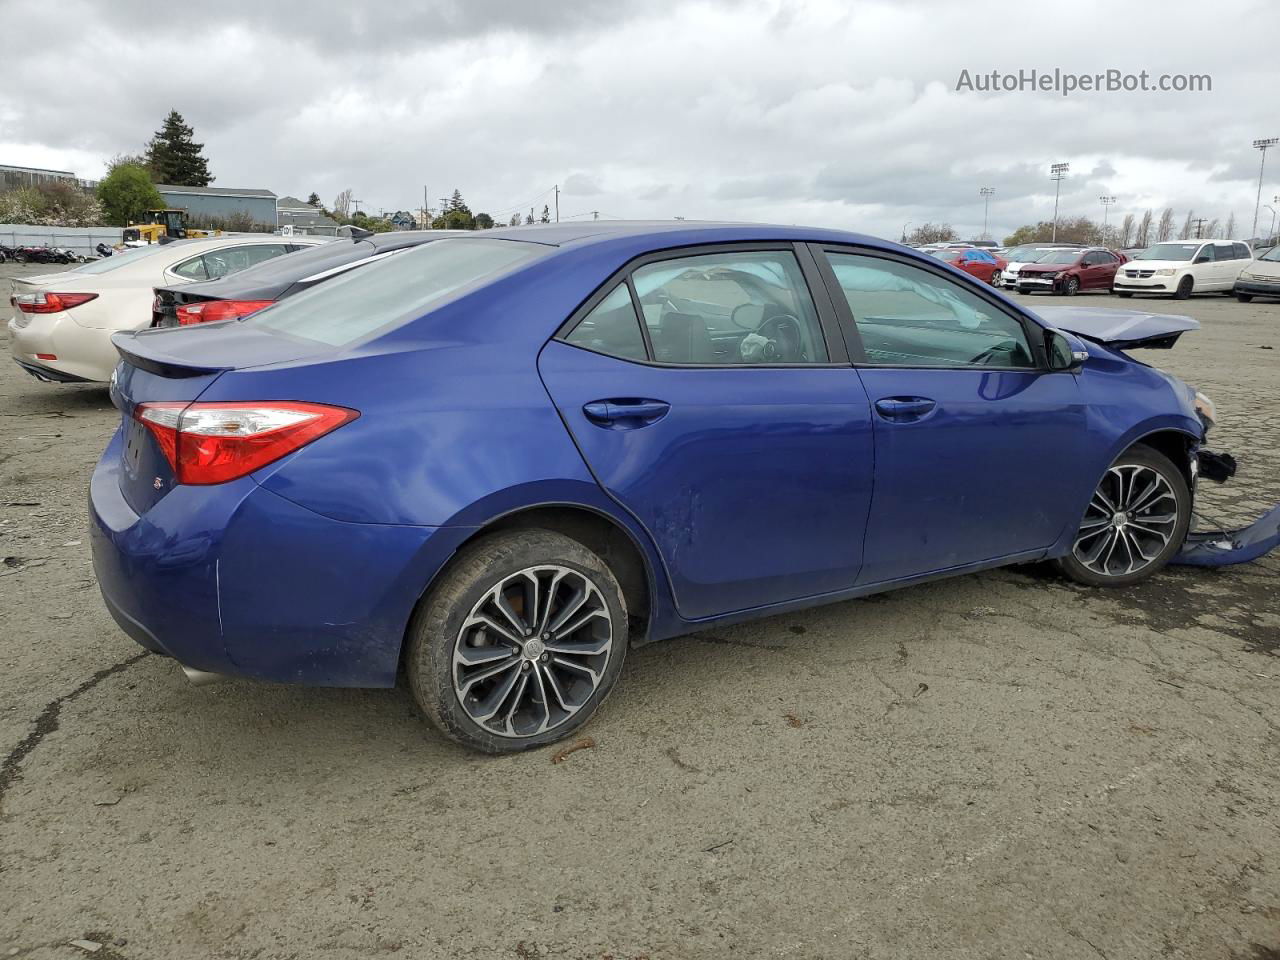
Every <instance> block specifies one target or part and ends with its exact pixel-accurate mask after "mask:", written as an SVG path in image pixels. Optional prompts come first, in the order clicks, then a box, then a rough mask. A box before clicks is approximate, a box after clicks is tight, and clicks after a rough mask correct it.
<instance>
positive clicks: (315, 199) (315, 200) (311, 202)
mask: <svg viewBox="0 0 1280 960" xmlns="http://www.w3.org/2000/svg"><path fill="white" fill-rule="evenodd" d="M307 205H308V206H312V207H318V206H320V194H318V193H316V192H315V191H314V190H312V191H311V196H309V197H307Z"/></svg>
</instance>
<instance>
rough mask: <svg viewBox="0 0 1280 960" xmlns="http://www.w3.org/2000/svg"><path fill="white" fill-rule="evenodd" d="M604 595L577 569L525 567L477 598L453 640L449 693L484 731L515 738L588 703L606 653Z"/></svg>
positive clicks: (548, 726) (608, 632) (608, 620)
mask: <svg viewBox="0 0 1280 960" xmlns="http://www.w3.org/2000/svg"><path fill="white" fill-rule="evenodd" d="M613 634H614V630H613V620H612V617H611V616H610V613H609V606H608V604H607V603H606V602H605V599H604V594H603V593H602V592H601V590H600V588H599V587H598V586H597V585H596V584H595V583H593V582H592V581H591V579H590V578H589V577H587V576H586V575H585V574H583V573H581V572H580V571H578V570H575V569H572V568H570V567H565V566H560V565H556V564H546V565H539V566H534V567H526V568H525V569H523V570H520V571H517V572H516V573H513V574H511V575H510V576H507V577H505V578H503V579H502V580H501V581H499V582H498V583H497V584H496V585H494V586H493V587H491V588H490V589H489V590H487V591H486V592H485V594H484V595H483V596H482V597H481V598H480V599H479V600H478V601H476V603H475V605H474V606H473V607H472V608H471V612H470V613H469V614H468V616H467V618H466V619H465V620H464V621H463V623H462V627H461V628H460V629H459V631H458V635H457V638H456V639H455V641H454V648H453V663H452V671H451V675H452V679H453V691H454V694H455V695H456V696H457V698H458V702H459V703H460V704H461V705H462V708H463V710H465V711H466V713H467V716H469V717H470V718H471V720H472V721H474V722H475V723H476V724H478V725H479V726H481V727H483V728H484V729H485V730H486V731H487V732H489V733H492V734H495V735H497V736H500V737H511V738H522V737H532V736H537V735H538V734H541V733H545V732H546V731H548V730H552V729H554V728H556V727H559V726H561V725H563V724H565V723H567V722H568V721H569V720H570V718H572V717H573V715H574V714H576V713H577V712H578V711H579V710H581V709H582V708H583V707H584V706H586V705H587V703H588V701H590V699H591V697H592V695H593V694H594V693H595V692H596V690H597V688H598V687H599V686H600V683H601V681H602V680H603V678H604V674H605V667H606V666H607V664H608V662H609V657H610V655H611V653H612V650H613Z"/></svg>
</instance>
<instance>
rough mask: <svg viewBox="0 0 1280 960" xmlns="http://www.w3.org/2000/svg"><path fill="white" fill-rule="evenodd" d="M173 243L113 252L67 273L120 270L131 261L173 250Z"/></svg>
mask: <svg viewBox="0 0 1280 960" xmlns="http://www.w3.org/2000/svg"><path fill="white" fill-rule="evenodd" d="M172 249H173V246H172V244H161V243H153V244H151V245H150V246H148V247H134V248H132V249H130V250H125V251H123V252H121V253H116V254H113V255H112V256H110V257H103V258H102V259H101V260H91V261H89V262H88V263H86V264H85V265H84V266H81V267H75V268H73V269H71V270H68V271H67V273H74V274H76V275H77V276H81V277H83V276H86V275H90V274H98V273H110V272H111V271H112V270H119V269H120V268H121V267H127V266H128V265H129V264H131V263H137V262H138V261H139V260H145V259H146V258H147V257H154V256H155V255H156V254H158V253H162V252H164V251H165V250H170V251H172Z"/></svg>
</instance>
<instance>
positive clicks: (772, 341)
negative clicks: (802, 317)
mask: <svg viewBox="0 0 1280 960" xmlns="http://www.w3.org/2000/svg"><path fill="white" fill-rule="evenodd" d="M755 334H756V336H758V337H764V338H765V339H766V340H768V341H769V342H768V344H766V345H765V348H764V350H763V351H762V353H761V359H763V360H764V361H765V362H766V363H803V362H804V361H806V360H808V359H809V358H808V357H806V356H805V352H804V339H803V338H802V337H801V335H800V321H799V320H797V319H796V318H795V317H793V316H792V315H791V314H789V313H776V314H774V315H773V316H772V317H770V318H769V319H768V320H765V321H764V322H763V323H761V324H760V326H758V327H756V329H755Z"/></svg>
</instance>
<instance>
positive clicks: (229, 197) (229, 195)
mask: <svg viewBox="0 0 1280 960" xmlns="http://www.w3.org/2000/svg"><path fill="white" fill-rule="evenodd" d="M156 189H157V190H158V191H160V196H161V197H163V198H164V204H165V206H166V207H173V208H174V209H177V210H185V211H186V213H187V223H188V224H189V225H191V226H193V227H198V226H201V225H202V224H209V225H211V226H228V225H230V226H232V227H237V228H240V229H246V228H247V226H248V223H249V222H250V221H251V222H252V223H253V224H254V225H256V226H258V227H260V228H261V227H266V228H267V229H269V230H274V229H275V228H276V223H277V221H276V195H275V194H274V193H272V192H271V191H270V190H258V189H253V188H248V189H243V188H237V187H173V186H167V185H165V184H162V183H157V184H156Z"/></svg>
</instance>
